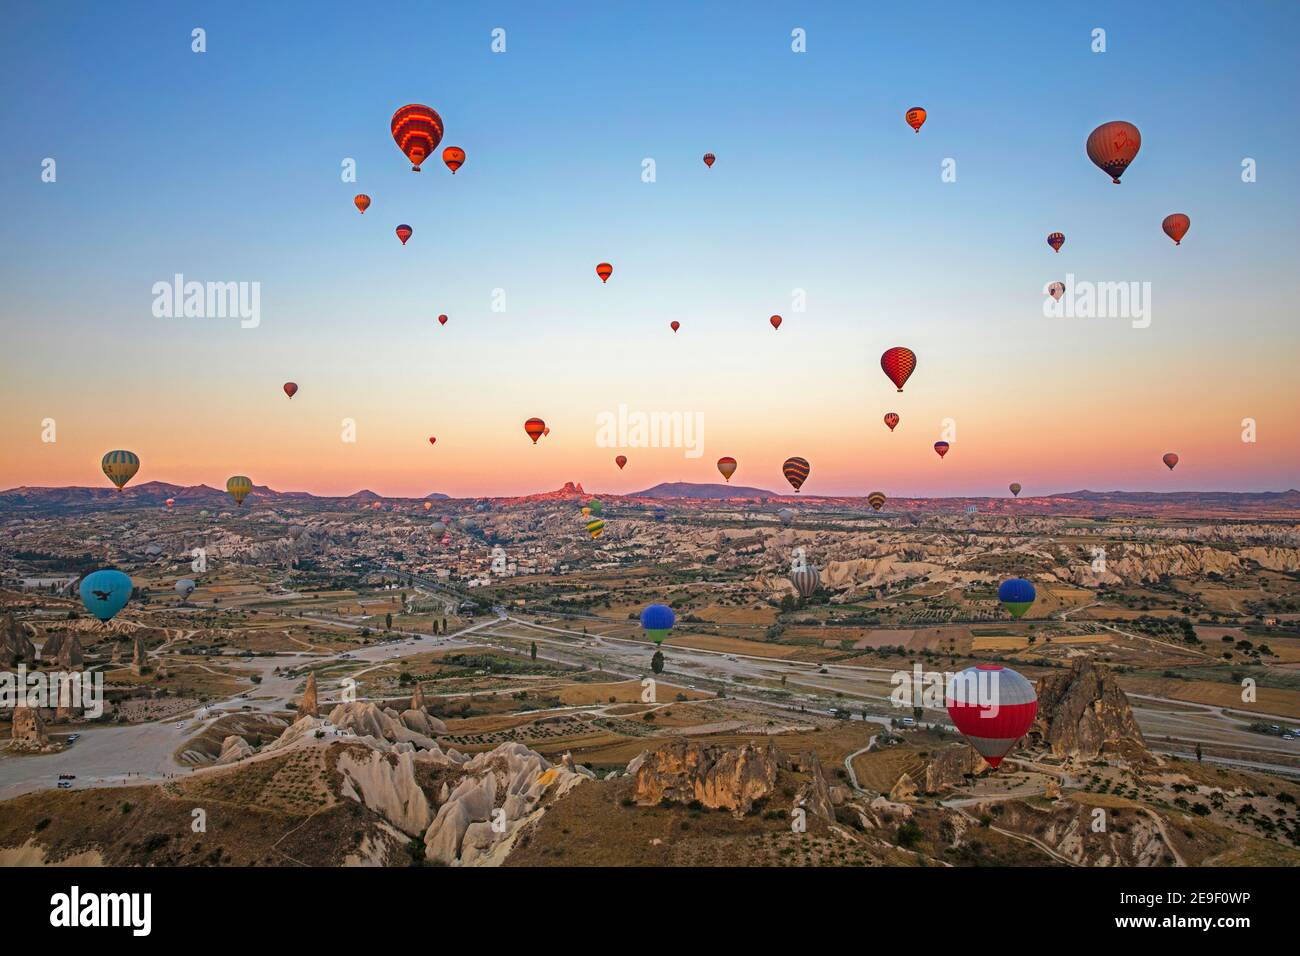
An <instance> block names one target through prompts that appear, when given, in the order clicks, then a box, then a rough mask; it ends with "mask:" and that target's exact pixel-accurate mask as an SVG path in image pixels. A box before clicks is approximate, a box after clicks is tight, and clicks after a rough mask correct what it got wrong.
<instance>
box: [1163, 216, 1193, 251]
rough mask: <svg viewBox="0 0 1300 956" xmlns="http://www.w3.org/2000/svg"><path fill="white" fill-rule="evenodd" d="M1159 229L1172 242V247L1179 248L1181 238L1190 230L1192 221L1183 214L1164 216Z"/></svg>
mask: <svg viewBox="0 0 1300 956" xmlns="http://www.w3.org/2000/svg"><path fill="white" fill-rule="evenodd" d="M1160 228H1161V229H1163V230H1164V231H1165V235H1166V236H1168V237H1169V238H1170V239H1172V240H1173V241H1174V245H1176V246H1181V245H1182V244H1183V236H1185V235H1187V230H1188V229H1191V228H1192V220H1191V219H1190V218H1188V216H1187V215H1186V214H1185V213H1181V212H1176V213H1174V214H1173V215H1170V216H1165V221H1164V222H1162V223H1161V224H1160Z"/></svg>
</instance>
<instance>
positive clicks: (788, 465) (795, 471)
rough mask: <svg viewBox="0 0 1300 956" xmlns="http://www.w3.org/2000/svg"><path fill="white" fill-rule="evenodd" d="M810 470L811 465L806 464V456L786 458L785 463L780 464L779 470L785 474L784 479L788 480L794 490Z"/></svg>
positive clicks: (804, 479)
mask: <svg viewBox="0 0 1300 956" xmlns="http://www.w3.org/2000/svg"><path fill="white" fill-rule="evenodd" d="M811 470H812V467H811V466H810V465H809V464H808V459H806V458H787V459H786V460H785V464H784V465H782V466H781V472H782V474H784V475H785V480H786V481H788V482H790V486H791V487H792V488H794V490H795V491H796V492H798V491H799V489H800V488H801V487H802V486H803V483H804V482H805V481H807V480H808V472H810V471H811Z"/></svg>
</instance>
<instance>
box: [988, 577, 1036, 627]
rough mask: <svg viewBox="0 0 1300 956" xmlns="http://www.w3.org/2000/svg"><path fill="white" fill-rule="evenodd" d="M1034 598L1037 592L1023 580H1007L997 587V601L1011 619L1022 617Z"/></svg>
mask: <svg viewBox="0 0 1300 956" xmlns="http://www.w3.org/2000/svg"><path fill="white" fill-rule="evenodd" d="M1036 597H1038V592H1037V591H1035V590H1034V586H1033V585H1032V584H1030V583H1029V582H1028V581H1026V580H1025V579H1024V578H1007V579H1006V580H1005V581H1003V582H1002V584H1001V585H999V587H998V600H999V601H1001V602H1002V606H1003V607H1005V608H1006V609H1007V611H1008V612H1009V613H1010V614H1011V616H1012V617H1017V618H1018V617H1023V616H1024V614H1025V612H1026V611H1028V610H1029V606H1030V605H1031V604H1033V603H1034V599H1035V598H1036Z"/></svg>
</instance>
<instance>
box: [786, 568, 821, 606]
mask: <svg viewBox="0 0 1300 956" xmlns="http://www.w3.org/2000/svg"><path fill="white" fill-rule="evenodd" d="M790 583H791V584H793V585H794V589H795V590H796V591H798V592H799V596H800V597H801V598H803V599H804V600H805V601H806V600H807V599H808V598H810V597H812V596H813V594H814V593H815V592H816V590H817V588H818V587H820V586H821V583H822V576H821V575H820V574H818V573H817V569H816V568H814V567H813V566H812V565H811V564H809V565H806V566H804V567H803V568H800V569H799V570H798V571H791V572H790Z"/></svg>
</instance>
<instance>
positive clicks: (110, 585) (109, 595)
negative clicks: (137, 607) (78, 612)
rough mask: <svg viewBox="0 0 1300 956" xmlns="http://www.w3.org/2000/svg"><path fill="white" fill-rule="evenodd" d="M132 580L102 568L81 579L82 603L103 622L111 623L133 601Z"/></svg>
mask: <svg viewBox="0 0 1300 956" xmlns="http://www.w3.org/2000/svg"><path fill="white" fill-rule="evenodd" d="M133 587H134V585H133V584H132V583H131V579H130V578H128V577H127V576H126V575H125V574H123V573H122V572H121V571H118V570H115V569H113V568H101V569H100V570H98V571H93V572H91V573H90V574H87V575H86V576H85V577H84V578H82V579H81V587H80V588H79V591H80V593H81V603H82V604H84V605H85V606H86V610H87V611H89V612H90V613H91V614H93V615H95V617H97V618H99V619H100V620H101V621H110V620H112V619H113V615H115V614H116V613H117V612H118V611H120V610H122V608H124V607H126V602H127V601H129V600H131V591H132V589H133Z"/></svg>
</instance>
